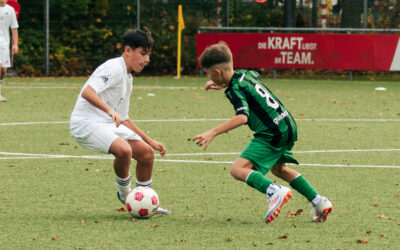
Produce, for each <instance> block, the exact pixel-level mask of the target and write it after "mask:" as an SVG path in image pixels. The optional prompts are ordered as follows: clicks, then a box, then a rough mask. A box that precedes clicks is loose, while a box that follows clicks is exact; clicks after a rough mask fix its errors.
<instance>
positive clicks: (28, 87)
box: [4, 83, 202, 90]
mask: <svg viewBox="0 0 400 250" xmlns="http://www.w3.org/2000/svg"><path fill="white" fill-rule="evenodd" d="M38 85H40V84H38ZM82 86H83V83H82V85H79V86H6V87H4V88H5V89H81V88H82ZM133 88H135V89H166V90H171V89H199V88H202V87H188V86H169V87H168V86H167V87H163V86H144V85H134V86H133Z"/></svg>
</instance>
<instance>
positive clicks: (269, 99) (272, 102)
mask: <svg viewBox="0 0 400 250" xmlns="http://www.w3.org/2000/svg"><path fill="white" fill-rule="evenodd" d="M255 88H256V91H257V93H258V94H259V95H260V96H262V97H264V98H265V100H266V102H267V105H268V106H270V107H271V108H273V109H277V108H279V103H278V102H277V101H275V99H274V98H272V96H271V95H270V94H269V93H268V92H267V91H265V90H264V89H263V88H261V86H259V85H257V84H256V85H255Z"/></svg>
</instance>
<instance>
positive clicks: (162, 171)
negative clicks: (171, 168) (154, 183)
mask: <svg viewBox="0 0 400 250" xmlns="http://www.w3.org/2000/svg"><path fill="white" fill-rule="evenodd" d="M158 172H161V173H164V172H167V170H164V169H158Z"/></svg>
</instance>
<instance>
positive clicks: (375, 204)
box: [371, 202, 379, 207]
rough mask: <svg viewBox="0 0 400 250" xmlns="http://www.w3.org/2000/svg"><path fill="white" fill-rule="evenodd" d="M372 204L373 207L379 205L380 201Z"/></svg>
mask: <svg viewBox="0 0 400 250" xmlns="http://www.w3.org/2000/svg"><path fill="white" fill-rule="evenodd" d="M371 206H373V207H378V206H379V203H378V202H374V203H372V204H371Z"/></svg>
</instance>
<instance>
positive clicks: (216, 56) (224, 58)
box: [199, 42, 232, 69]
mask: <svg viewBox="0 0 400 250" xmlns="http://www.w3.org/2000/svg"><path fill="white" fill-rule="evenodd" d="M199 62H200V65H201V67H202V68H206V69H209V68H211V67H212V66H214V65H217V64H220V63H232V52H231V51H230V49H229V47H228V45H226V43H224V42H219V43H217V44H213V45H210V46H208V47H207V48H206V49H205V50H204V52H203V53H202V54H201V56H200V58H199Z"/></svg>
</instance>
